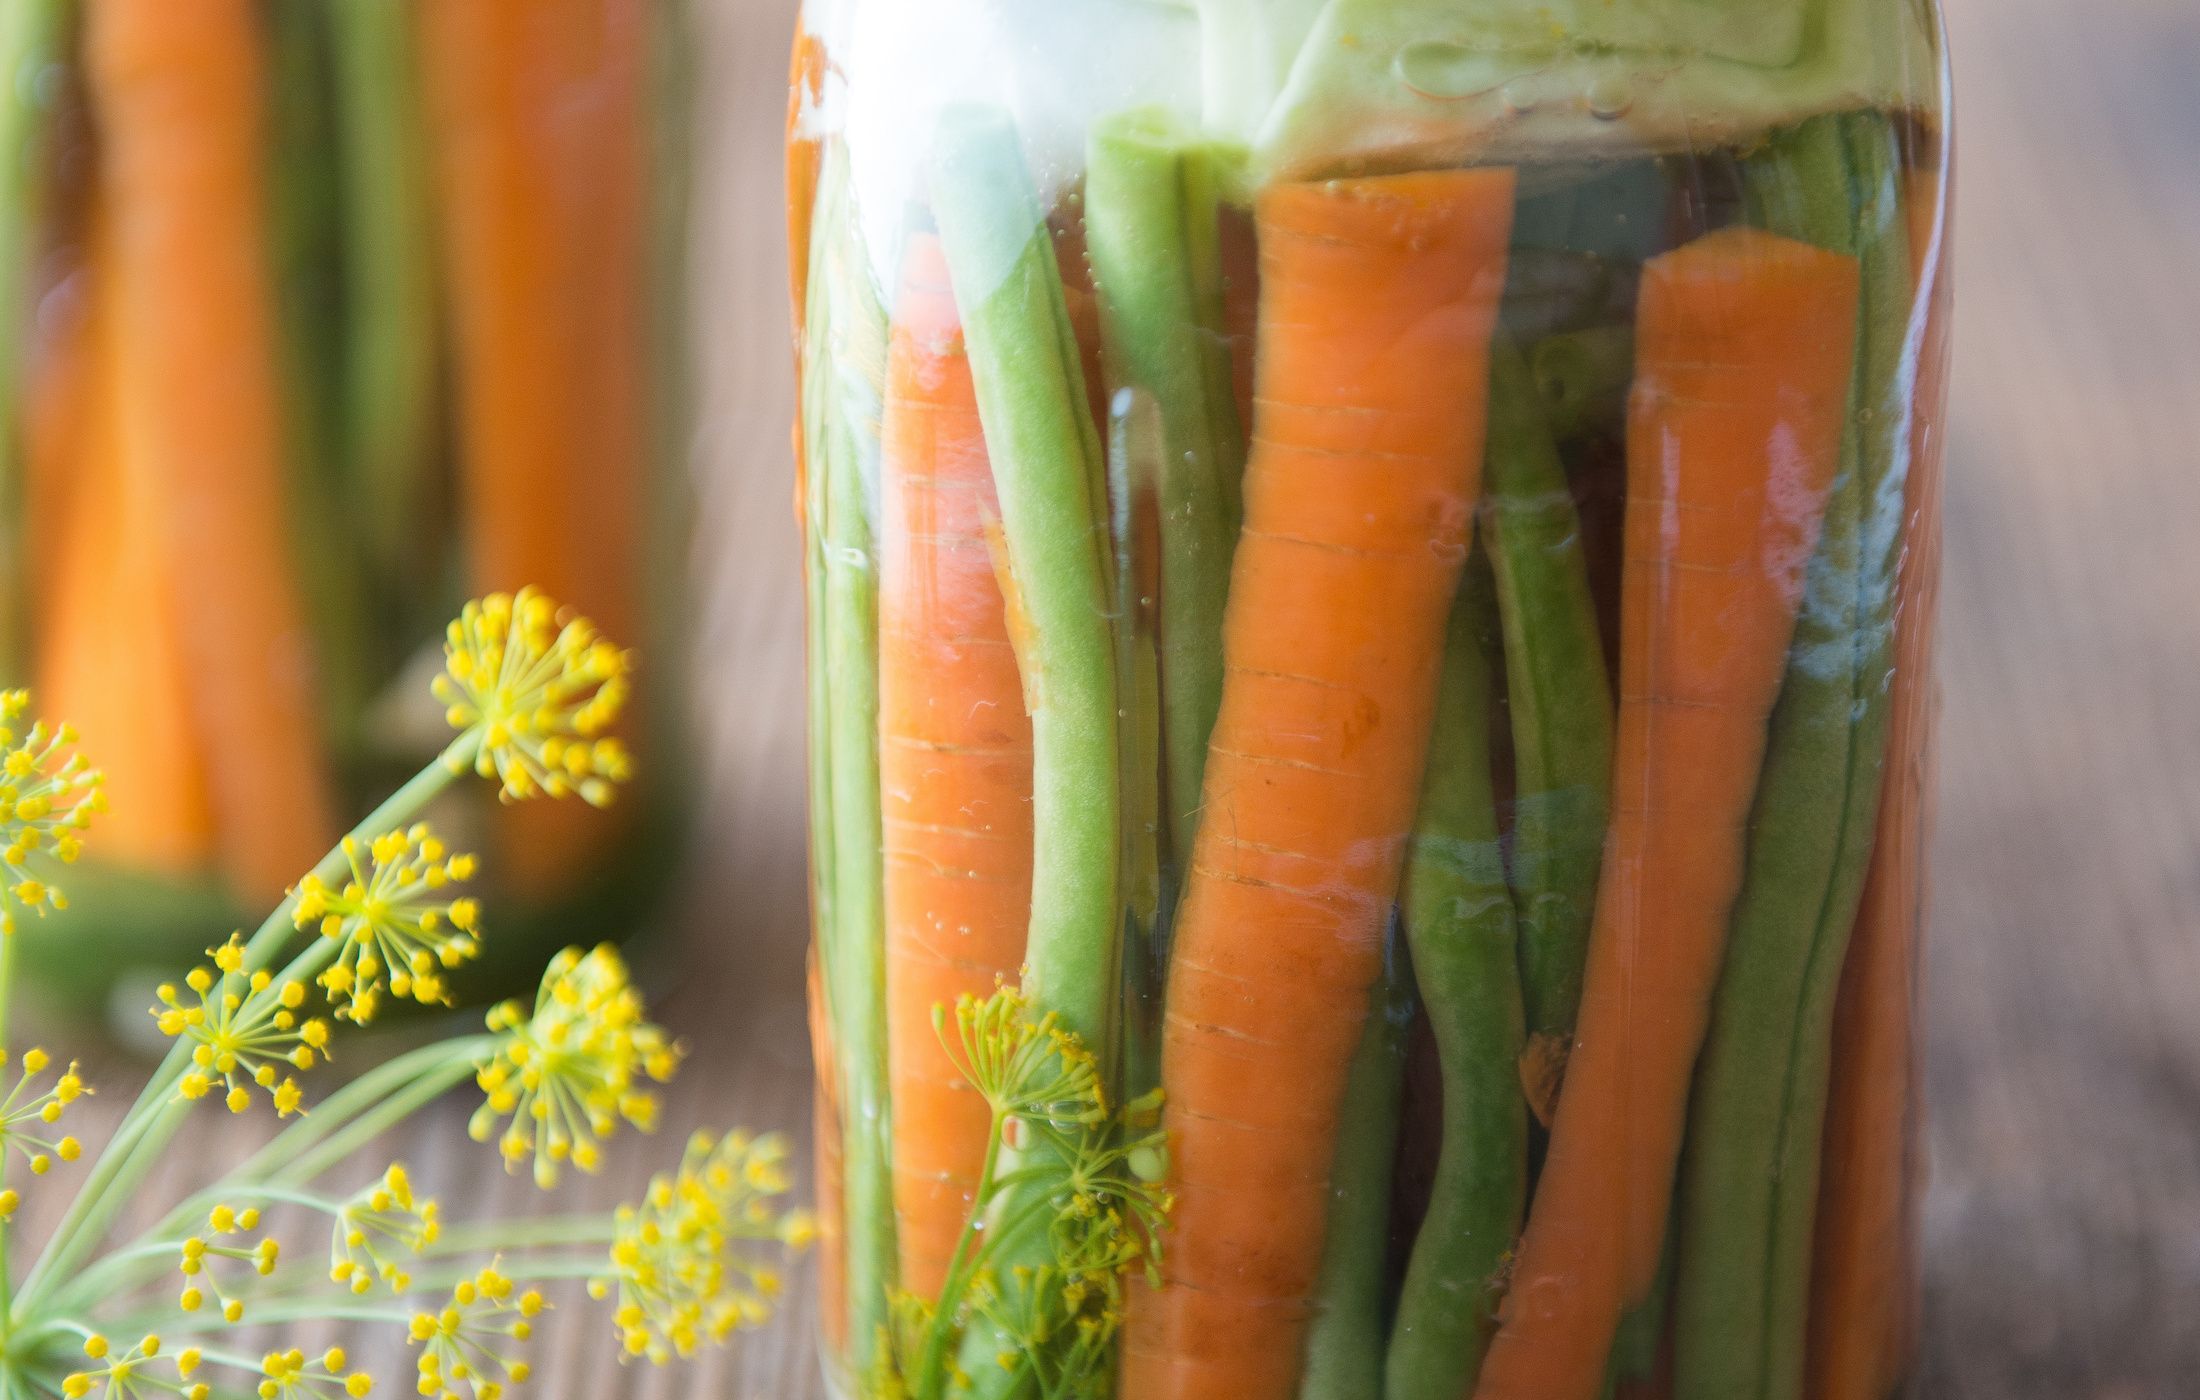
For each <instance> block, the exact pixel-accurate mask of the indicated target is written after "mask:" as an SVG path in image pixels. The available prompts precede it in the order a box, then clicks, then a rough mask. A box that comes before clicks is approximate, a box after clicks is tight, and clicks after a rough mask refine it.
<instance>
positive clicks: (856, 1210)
mask: <svg viewBox="0 0 2200 1400" xmlns="http://www.w3.org/2000/svg"><path fill="white" fill-rule="evenodd" d="M848 184H849V180H848V165H847V154H846V151H845V150H844V149H842V148H840V147H838V146H835V147H834V148H833V151H832V152H831V154H830V156H829V158H828V165H827V169H826V173H825V177H824V180H823V183H822V185H821V193H820V195H819V207H818V219H817V232H816V239H815V242H814V244H813V247H814V249H815V250H816V256H815V258H814V272H813V276H812V277H811V279H810V303H811V310H810V314H809V316H808V317H807V318H806V319H807V321H808V325H807V326H806V327H805V328H804V335H805V344H804V354H805V361H806V363H805V373H804V385H803V406H802V407H803V415H804V421H805V424H806V428H805V438H804V442H805V445H806V450H807V453H808V457H809V461H808V474H809V480H808V482H807V485H806V500H807V509H808V510H809V511H810V512H812V514H811V516H810V521H809V527H810V535H811V546H810V562H811V569H812V574H811V581H810V586H811V590H812V593H811V599H810V607H811V629H812V630H811V642H812V645H813V647H816V648H817V650H815V651H814V652H813V653H812V666H813V676H814V680H813V690H812V699H811V704H812V723H813V724H814V725H815V726H817V727H816V728H815V729H814V730H813V734H812V744H813V748H812V758H811V763H812V765H813V767H812V772H813V777H814V779H815V780H817V781H820V782H822V783H823V786H822V787H821V788H820V789H818V792H819V794H820V796H819V798H818V799H817V800H818V801H819V802H820V803H821V804H822V807H823V817H824V820H823V821H822V823H821V824H820V825H819V828H818V833H817V834H818V838H819V850H818V857H819V866H818V879H819V891H818V892H819V905H818V929H819V940H820V944H821V955H822V962H823V965H824V973H825V984H826V998H827V1004H828V1007H829V1008H830V1014H831V1018H832V1027H833V1034H832V1043H833V1055H834V1058H835V1060H836V1061H837V1062H838V1063H837V1066H836V1068H837V1069H838V1072H839V1079H840V1103H841V1117H842V1128H841V1136H842V1164H843V1172H844V1175H845V1184H844V1194H845V1201H846V1210H847V1217H848V1218H847V1228H846V1231H845V1234H846V1239H847V1242H848V1317H849V1337H850V1345H851V1347H852V1348H853V1351H854V1353H855V1354H854V1356H853V1357H852V1358H851V1361H852V1364H853V1366H854V1368H855V1370H856V1373H857V1374H859V1375H861V1374H868V1373H869V1371H870V1369H871V1367H872V1366H873V1365H874V1364H875V1362H876V1360H877V1357H878V1348H879V1345H880V1342H881V1339H882V1338H883V1337H884V1336H885V1334H886V1328H887V1324H888V1316H889V1314H888V1299H889V1296H890V1294H891V1290H892V1288H893V1286H894V1277H895V1256H894V1197H893V1177H892V1157H891V1148H890V1142H891V1138H890V1136H889V1131H888V1130H889V1119H888V1113H889V1104H888V1099H887V1078H886V929H885V913H884V895H883V890H882V887H883V883H884V871H883V867H882V866H881V863H880V857H879V843H880V828H881V822H882V817H881V799H880V793H879V772H878V574H877V565H876V557H875V551H874V549H873V546H872V521H873V518H874V517H873V513H872V512H873V506H872V493H873V491H874V489H875V487H876V481H877V454H878V419H879V412H880V383H881V380H880V378H879V377H878V376H879V375H881V374H882V373H883V361H884V356H885V344H886V324H885V316H884V313H883V312H882V311H881V310H880V307H879V301H878V297H877V294H876V293H875V292H874V291H873V290H872V288H871V286H870V277H869V272H868V270H867V265H866V263H865V260H864V257H863V252H862V247H861V235H860V233H859V231H858V222H857V219H856V213H855V210H854V208H853V204H852V200H851V196H850V194H849V189H848Z"/></svg>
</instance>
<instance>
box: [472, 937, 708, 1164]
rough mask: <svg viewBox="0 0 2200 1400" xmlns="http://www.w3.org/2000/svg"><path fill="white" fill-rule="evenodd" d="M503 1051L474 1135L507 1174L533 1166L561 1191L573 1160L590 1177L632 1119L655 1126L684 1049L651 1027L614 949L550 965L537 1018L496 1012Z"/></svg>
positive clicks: (485, 1079) (514, 1009)
mask: <svg viewBox="0 0 2200 1400" xmlns="http://www.w3.org/2000/svg"><path fill="white" fill-rule="evenodd" d="M489 1029H490V1030H492V1031H495V1032H497V1033H498V1036H499V1039H498V1041H497V1046H496V1051H495V1053H494V1054H493V1055H492V1056H491V1057H490V1059H489V1060H488V1061H487V1063H485V1064H483V1065H482V1066H481V1068H480V1070H479V1071H478V1072H477V1073H476V1075H475V1080H476V1082H477V1083H479V1084H480V1086H481V1089H482V1092H483V1093H484V1094H486V1095H487V1098H486V1099H485V1100H484V1101H483V1103H482V1105H481V1107H480V1108H478V1109H476V1110H475V1111H474V1116H473V1119H472V1121H471V1122H469V1123H468V1124H467V1131H469V1132H470V1133H472V1134H473V1137H474V1140H475V1141H476V1142H487V1141H488V1140H489V1138H490V1136H491V1134H493V1133H496V1132H497V1125H498V1124H499V1123H500V1122H501V1123H503V1124H504V1127H503V1131H502V1133H501V1134H500V1135H499V1136H498V1146H499V1148H500V1149H501V1150H502V1152H503V1154H504V1160H505V1165H506V1168H507V1170H510V1169H513V1168H516V1167H517V1166H518V1164H519V1163H520V1162H522V1161H524V1160H527V1159H530V1158H532V1159H533V1161H534V1170H535V1181H536V1182H537V1183H538V1184H539V1185H541V1186H542V1187H544V1188H545V1189H547V1188H549V1187H551V1186H553V1185H555V1184H556V1183H557V1179H558V1169H559V1167H560V1165H562V1164H563V1163H565V1162H568V1161H569V1162H571V1163H572V1164H573V1165H574V1166H576V1167H579V1168H580V1169H581V1170H582V1171H584V1172H593V1171H595V1170H596V1169H597V1167H598V1166H600V1165H601V1164H602V1158H603V1154H602V1147H601V1141H602V1139H604V1138H606V1137H609V1136H610V1135H611V1134H612V1132H613V1131H615V1130H616V1128H617V1127H618V1124H619V1121H620V1120H621V1119H624V1120H625V1121H626V1122H628V1123H631V1124H632V1125H634V1126H635V1127H636V1128H639V1129H641V1130H642V1131H643V1132H649V1131H651V1130H652V1129H653V1128H655V1126H656V1123H657V1111H658V1101H657V1095H656V1094H655V1093H654V1092H652V1091H651V1090H650V1089H648V1088H647V1087H646V1083H647V1081H655V1082H658V1083H663V1082H664V1081H665V1080H667V1079H670V1078H671V1077H672V1073H673V1071H674V1069H675V1068H677V1067H678V1064H679V1060H680V1051H679V1047H677V1046H676V1045H674V1044H673V1043H672V1041H671V1040H670V1039H669V1038H668V1037H667V1036H666V1035H665V1033H664V1031H663V1030H662V1029H660V1028H659V1027H657V1026H655V1025H653V1024H651V1023H650V1022H649V1021H648V1019H647V1017H646V1013H645V1011H644V1009H643V1006H642V998H641V994H640V993H639V992H637V991H636V990H635V989H634V986H633V984H632V983H631V982H630V981H628V979H627V972H626V963H625V961H624V960H623V959H621V958H620V957H619V953H618V950H617V949H616V948H613V947H612V946H611V945H610V944H608V943H606V944H604V945H602V946H601V947H598V948H596V949H595V950H593V951H591V952H589V953H586V954H583V953H582V952H581V950H580V949H578V948H568V949H566V950H565V951H564V952H562V953H560V954H558V955H557V956H556V957H555V958H552V959H551V960H550V966H549V968H548V969H547V970H546V971H545V972H544V973H543V978H542V987H541V989H540V990H539V991H537V992H536V994H535V1007H534V1011H533V1014H531V1015H530V1014H528V1013H527V1011H526V1010H525V1008H524V1007H522V1006H521V1004H520V1003H518V1002H516V1001H508V1002H505V1003H504V1004H503V1005H501V1006H499V1007H497V1008H495V1009H494V1010H492V1011H491V1012H490V1013H489Z"/></svg>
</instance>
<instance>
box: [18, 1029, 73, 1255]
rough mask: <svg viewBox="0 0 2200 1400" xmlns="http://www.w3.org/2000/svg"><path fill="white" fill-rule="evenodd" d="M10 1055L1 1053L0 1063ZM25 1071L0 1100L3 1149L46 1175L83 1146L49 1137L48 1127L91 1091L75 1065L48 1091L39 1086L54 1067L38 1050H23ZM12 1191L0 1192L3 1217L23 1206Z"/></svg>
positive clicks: (69, 1138) (66, 1137) (65, 1138)
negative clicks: (51, 1066) (56, 1164)
mask: <svg viewBox="0 0 2200 1400" xmlns="http://www.w3.org/2000/svg"><path fill="white" fill-rule="evenodd" d="M6 1062H7V1057H6V1055H5V1054H0V1064H5V1063H6ZM22 1063H23V1073H22V1076H21V1077H20V1078H19V1079H17V1080H16V1081H15V1087H14V1088H13V1089H10V1090H9V1091H8V1096H7V1097H6V1098H5V1099H0V1150H5V1151H12V1152H16V1153H18V1154H20V1155H21V1156H22V1157H23V1159H24V1161H25V1162H27V1163H28V1164H29V1166H30V1169H31V1172H32V1173H33V1174H34V1175H38V1176H44V1175H45V1174H46V1173H47V1172H48V1171H50V1170H52V1168H53V1164H54V1162H55V1160H56V1159H59V1160H60V1161H63V1162H73V1161H75V1160H76V1159H77V1157H78V1155H79V1154H81V1153H82V1151H83V1148H82V1147H81V1146H80V1145H79V1144H78V1142H77V1140H76V1139H75V1138H74V1137H72V1136H69V1135H68V1134H63V1135H61V1136H60V1137H53V1136H49V1135H48V1134H47V1132H46V1129H47V1128H49V1127H51V1126H52V1125H53V1124H55V1123H58V1122H60V1121H61V1115H62V1113H63V1112H65V1111H66V1110H67V1109H68V1106H69V1105H70V1104H72V1103H75V1102H76V1101H77V1100H78V1099H80V1098H82V1097H83V1096H84V1095H86V1094H89V1093H90V1092H92V1091H91V1088H90V1086H88V1085H86V1084H85V1082H84V1080H83V1079H82V1078H81V1077H80V1076H79V1075H78V1074H77V1071H76V1061H74V1060H71V1061H69V1067H68V1068H67V1069H65V1070H63V1071H62V1072H61V1073H60V1075H59V1076H57V1077H56V1078H55V1080H54V1082H53V1083H52V1084H50V1085H47V1086H46V1087H44V1088H40V1087H39V1086H38V1083H37V1080H38V1078H39V1076H41V1075H42V1074H44V1073H45V1071H46V1068H47V1067H48V1066H49V1065H51V1064H52V1063H53V1060H52V1058H51V1057H50V1056H48V1055H47V1054H46V1052H45V1051H43V1050H41V1049H39V1048H38V1047H36V1046H32V1047H31V1048H30V1049H28V1050H25V1051H24V1052H23V1062H22ZM14 1197H15V1193H14V1192H12V1191H11V1192H7V1193H4V1194H0V1219H5V1218H7V1217H8V1216H10V1215H12V1214H14V1213H15V1207H16V1206H17V1205H18V1204H19V1203H20V1200H19V1198H14Z"/></svg>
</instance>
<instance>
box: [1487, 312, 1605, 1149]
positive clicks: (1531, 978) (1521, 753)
mask: <svg viewBox="0 0 2200 1400" xmlns="http://www.w3.org/2000/svg"><path fill="white" fill-rule="evenodd" d="M1490 365H1491V371H1490V427H1489V447H1488V450H1487V455H1486V465H1485V467H1484V469H1483V505H1482V520H1483V529H1482V540H1483V542H1484V545H1485V547H1486V548H1487V551H1488V554H1489V559H1490V564H1491V567H1492V569H1493V571H1494V574H1495V577H1496V587H1497V610H1498V614H1499V618H1500V623H1501V630H1502V631H1503V634H1504V640H1505V683H1506V689H1507V694H1508V698H1509V699H1510V702H1511V710H1512V737H1513V750H1514V756H1515V764H1516V766H1517V774H1518V792H1517V798H1516V806H1515V818H1514V836H1513V843H1514V844H1513V883H1514V892H1515V895H1516V897H1517V900H1518V905H1519V920H1520V966H1521V980H1522V984H1523V990H1524V995H1525V998H1526V1004H1527V1017H1528V1032H1529V1035H1530V1036H1531V1037H1533V1038H1534V1040H1535V1042H1536V1043H1538V1044H1540V1045H1543V1046H1545V1047H1549V1049H1548V1050H1547V1052H1546V1054H1545V1056H1544V1058H1546V1059H1548V1060H1550V1061H1551V1063H1553V1064H1557V1063H1561V1062H1562V1060H1563V1053H1564V1047H1566V1046H1567V1045H1569V1044H1570V1043H1571V1041H1572V1038H1573V1030H1574V1016H1575V1013H1576V1012H1577V1011H1578V1010H1579V1008H1580V1005H1581V979H1582V970H1583V965H1584V963H1585V961H1586V959H1587V957H1588V948H1589V928H1590V925H1591V923H1592V922H1593V920H1594V915H1595V910H1596V888H1597V879H1598V875H1599V873H1600V870H1601V867H1602V864H1603V857H1604V828H1605V822H1606V818H1607V816H1608V815H1609V812H1610V808H1611V774H1612V723H1613V721H1612V690H1611V682H1610V680H1609V678H1608V677H1607V674H1606V671H1605V662H1604V643H1603V640H1602V638H1601V636H1600V634H1599V633H1598V630H1597V615H1596V603H1595V601H1594V599H1593V598H1592V597H1591V596H1590V592H1589V566H1588V558H1587V553H1586V550H1585V549H1584V546H1583V543H1582V537H1581V519H1580V516H1579V515H1578V514H1577V513H1576V511H1575V508H1574V499H1573V495H1572V491H1571V488H1570V487H1569V486H1568V484H1567V480H1566V467H1565V464H1564V463H1563V462H1562V461H1560V459H1559V455H1558V449H1557V447H1556V446H1555V445H1554V444H1553V442H1552V440H1551V431H1550V428H1549V427H1548V426H1547V424H1546V421H1545V419H1544V414H1543V408H1542V403H1541V399H1540V397H1539V396H1538V394H1537V392H1536V386H1535V382H1534V380H1533V378H1532V377H1531V375H1530V373H1529V369H1528V366H1527V363H1526V361H1525V360H1524V359H1523V358H1522V356H1521V354H1520V351H1519V350H1518V349H1517V348H1516V347H1515V346H1514V345H1513V344H1512V343H1511V341H1510V340H1507V339H1505V338H1503V337H1500V339H1499V341H1498V343H1497V344H1496V345H1495V346H1494V347H1493V351H1492V355H1491V361H1490ZM1548 1087H1549V1088H1552V1089H1555V1087H1556V1086H1555V1084H1554V1085H1550V1086H1548ZM1546 1107H1547V1105H1546Z"/></svg>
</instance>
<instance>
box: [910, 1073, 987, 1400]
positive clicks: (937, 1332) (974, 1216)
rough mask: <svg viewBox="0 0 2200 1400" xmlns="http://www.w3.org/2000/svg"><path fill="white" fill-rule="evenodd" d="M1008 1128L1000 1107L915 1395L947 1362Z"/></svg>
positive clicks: (925, 1390) (928, 1339) (943, 1287)
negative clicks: (950, 1341) (980, 1223)
mask: <svg viewBox="0 0 2200 1400" xmlns="http://www.w3.org/2000/svg"><path fill="white" fill-rule="evenodd" d="M1007 1129H1008V1115H1006V1114H1004V1113H1002V1112H1001V1111H1000V1110H999V1109H995V1110H994V1111H993V1123H992V1126H991V1127H990V1128H989V1129H988V1130H987V1132H986V1137H985V1166H984V1167H983V1169H981V1170H980V1171H979V1173H978V1185H977V1188H976V1190H974V1191H973V1192H972V1193H971V1198H970V1199H971V1208H970V1214H969V1216H968V1217H967V1218H966V1219H965V1220H964V1221H963V1229H962V1238H961V1239H959V1240H957V1241H956V1242H955V1254H954V1257H953V1258H952V1259H950V1260H949V1261H948V1265H947V1279H946V1282H944V1283H942V1284H941V1285H940V1297H939V1305H938V1306H937V1307H936V1308H934V1309H933V1312H932V1325H931V1326H930V1327H929V1328H927V1329H926V1337H925V1342H924V1356H923V1358H922V1360H921V1362H920V1363H919V1365H918V1367H917V1392H916V1393H917V1394H919V1395H929V1394H931V1390H930V1389H929V1387H930V1386H932V1385H933V1384H934V1383H935V1382H936V1381H937V1380H938V1379H939V1370H940V1368H941V1367H942V1366H943V1365H945V1364H946V1361H947V1354H946V1348H947V1344H948V1342H949V1340H950V1339H951V1338H952V1336H953V1328H952V1327H951V1326H950V1325H948V1324H949V1323H951V1322H952V1320H953V1318H954V1316H955V1313H956V1312H957V1311H958V1310H959V1309H960V1308H961V1306H962V1295H963V1294H964V1293H965V1292H967V1291H968V1290H969V1287H970V1279H971V1277H972V1275H974V1274H975V1273H976V1271H977V1267H978V1260H979V1258H980V1257H982V1256H983V1254H984V1250H983V1248H982V1247H976V1246H977V1244H978V1222H979V1221H981V1220H983V1219H984V1218H985V1209H986V1206H987V1203H988V1202H990V1201H991V1200H992V1197H993V1191H994V1185H995V1183H994V1180H993V1178H994V1174H995V1173H996V1172H997V1171H999V1170H1000V1164H1001V1140H1002V1138H1003V1137H1004V1136H1006V1133H1007Z"/></svg>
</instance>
